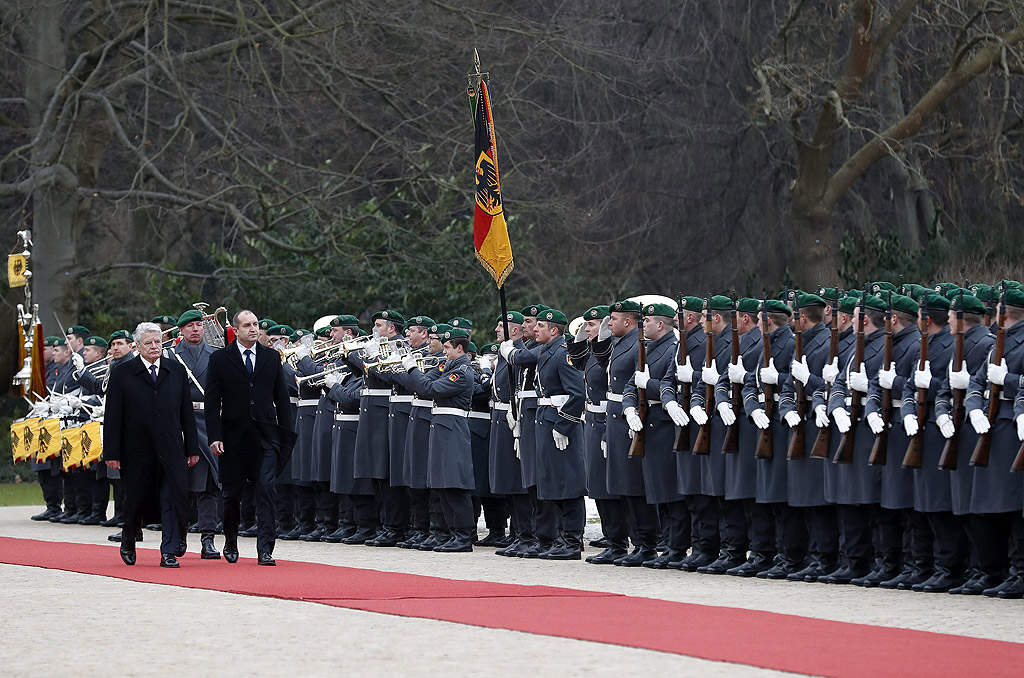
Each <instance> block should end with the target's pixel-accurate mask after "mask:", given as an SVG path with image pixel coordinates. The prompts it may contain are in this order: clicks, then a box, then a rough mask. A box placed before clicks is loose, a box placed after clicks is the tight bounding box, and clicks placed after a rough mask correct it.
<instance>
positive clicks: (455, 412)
mask: <svg viewBox="0 0 1024 678" xmlns="http://www.w3.org/2000/svg"><path fill="white" fill-rule="evenodd" d="M431 414H435V415H437V414H450V415H452V416H453V417H468V416H469V410H460V409H459V408H457V407H435V408H434V409H432V410H431Z"/></svg>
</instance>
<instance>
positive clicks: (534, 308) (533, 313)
mask: <svg viewBox="0 0 1024 678" xmlns="http://www.w3.org/2000/svg"><path fill="white" fill-rule="evenodd" d="M549 308H551V307H550V306H545V305H544V304H532V305H530V306H527V307H526V308H524V309H523V315H524V316H525V317H527V318H536V317H537V314H539V313H540V312H541V311H546V310H548V309H549Z"/></svg>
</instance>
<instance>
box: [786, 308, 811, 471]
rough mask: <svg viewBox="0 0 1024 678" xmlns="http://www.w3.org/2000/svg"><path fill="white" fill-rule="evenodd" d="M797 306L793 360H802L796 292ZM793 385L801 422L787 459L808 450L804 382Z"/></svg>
mask: <svg viewBox="0 0 1024 678" xmlns="http://www.w3.org/2000/svg"><path fill="white" fill-rule="evenodd" d="M793 298H794V299H795V300H796V307H795V308H794V309H793V314H794V317H795V318H796V322H795V323H794V329H795V331H794V332H793V360H794V361H796V362H800V361H801V360H803V359H804V332H803V330H802V329H801V328H800V295H799V294H794V295H793ZM793 387H794V389H795V390H796V413H797V415H799V416H800V423H799V424H797V425H796V427H795V428H794V429H793V435H792V436H791V437H790V439H789V449H788V450H787V451H786V459H803V458H804V456H805V454H806V450H805V449H804V444H805V442H804V416H806V414H807V399H806V398H805V395H806V394H805V392H804V384H803V382H802V381H800V380H799V379H796V378H794V379H793Z"/></svg>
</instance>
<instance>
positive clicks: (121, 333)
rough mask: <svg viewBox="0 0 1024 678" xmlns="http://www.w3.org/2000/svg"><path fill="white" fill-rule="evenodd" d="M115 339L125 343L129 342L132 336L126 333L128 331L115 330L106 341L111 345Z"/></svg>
mask: <svg viewBox="0 0 1024 678" xmlns="http://www.w3.org/2000/svg"><path fill="white" fill-rule="evenodd" d="M115 339H124V340H125V341H127V342H131V340H132V335H131V334H129V333H128V330H116V331H115V332H114V333H113V334H111V335H110V338H109V339H107V341H108V342H109V343H111V344H113V343H114V340H115Z"/></svg>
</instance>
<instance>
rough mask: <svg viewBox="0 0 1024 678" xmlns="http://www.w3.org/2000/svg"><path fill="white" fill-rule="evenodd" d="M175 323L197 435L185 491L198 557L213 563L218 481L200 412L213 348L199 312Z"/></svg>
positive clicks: (177, 356)
mask: <svg viewBox="0 0 1024 678" xmlns="http://www.w3.org/2000/svg"><path fill="white" fill-rule="evenodd" d="M177 324H178V330H179V332H180V333H181V341H179V342H178V344H177V345H176V346H175V347H174V351H173V355H174V358H175V360H177V361H178V362H179V363H181V365H182V367H184V368H185V375H186V376H187V377H188V383H189V389H190V391H191V397H192V408H193V410H194V412H195V418H196V430H197V432H198V434H199V461H198V462H197V463H196V464H195V465H194V466H192V467H190V468H189V469H188V492H189V494H190V495H191V496H190V501H192V502H194V503H195V505H196V511H197V515H198V517H197V520H196V524H195V530H196V531H197V532H199V533H200V534H201V535H202V537H201V540H202V550H201V551H200V556H201V557H202V558H204V559H209V560H216V559H219V558H220V552H218V551H217V548H216V546H214V543H213V538H214V535H215V534H216V532H217V522H218V518H219V515H218V514H219V510H218V497H219V494H220V482H219V481H218V479H217V457H216V455H214V454H213V452H211V451H210V442H209V440H208V439H207V436H206V412H205V410H204V409H203V408H204V407H205V398H206V391H205V388H206V370H207V368H208V367H209V363H210V354H212V353H213V352H214V351H215V350H216V349H215V348H214V347H212V346H210V345H209V344H207V343H206V339H205V337H204V336H203V314H202V312H201V311H199V310H197V309H190V310H188V311H185V312H184V313H182V314H181V315H180V316H178V323H177Z"/></svg>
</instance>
